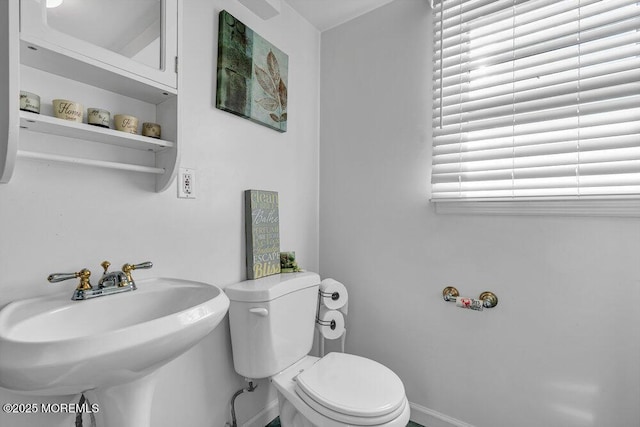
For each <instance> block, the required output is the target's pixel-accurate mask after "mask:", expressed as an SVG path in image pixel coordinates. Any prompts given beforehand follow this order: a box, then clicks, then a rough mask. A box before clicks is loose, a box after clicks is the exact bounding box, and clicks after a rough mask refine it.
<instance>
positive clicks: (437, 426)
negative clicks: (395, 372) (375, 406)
mask: <svg viewBox="0 0 640 427" xmlns="http://www.w3.org/2000/svg"><path fill="white" fill-rule="evenodd" d="M409 406H410V407H411V421H414V422H416V423H418V424H421V425H423V426H424V427H474V426H473V425H471V424H468V423H465V422H464V421H460V420H456V419H455V418H452V417H450V416H448V415H445V414H441V413H440V412H438V411H434V410H433V409H429V408H425V407H424V406H422V405H418V404H417V403H409ZM277 416H278V399H275V400H273V401H271V402H269V404H268V405H267V406H266V407H265V408H264V409H263V410H262V411H260V412H259V413H258V414H257V415H256V416H255V417H253V418H251V419H250V420H249V421H247V422H246V423H244V424H243V425H242V427H264V426H266V425H267V424H269V423H270V422H271V421H272V420H273V419H274V418H275V417H277Z"/></svg>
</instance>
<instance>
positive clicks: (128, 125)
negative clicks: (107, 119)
mask: <svg viewBox="0 0 640 427" xmlns="http://www.w3.org/2000/svg"><path fill="white" fill-rule="evenodd" d="M113 123H114V124H115V126H116V130H119V131H122V132H127V133H138V118H137V117H134V116H129V115H126V114H116V115H115V116H114V117H113Z"/></svg>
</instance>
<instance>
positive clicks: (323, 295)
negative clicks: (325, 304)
mask: <svg viewBox="0 0 640 427" xmlns="http://www.w3.org/2000/svg"><path fill="white" fill-rule="evenodd" d="M318 295H320V297H321V298H331V299H332V300H334V301H336V300H337V299H338V298H340V292H322V291H320V290H318Z"/></svg>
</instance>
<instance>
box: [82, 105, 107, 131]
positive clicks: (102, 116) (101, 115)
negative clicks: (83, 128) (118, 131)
mask: <svg viewBox="0 0 640 427" xmlns="http://www.w3.org/2000/svg"><path fill="white" fill-rule="evenodd" d="M109 122H111V113H110V112H108V111H107V110H102V109H100V108H87V123H89V124H90V125H94V126H100V127H102V128H108V127H109Z"/></svg>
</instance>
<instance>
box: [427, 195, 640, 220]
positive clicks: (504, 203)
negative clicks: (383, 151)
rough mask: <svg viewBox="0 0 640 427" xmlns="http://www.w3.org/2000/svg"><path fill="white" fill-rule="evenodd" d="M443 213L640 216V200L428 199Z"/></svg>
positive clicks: (437, 211)
mask: <svg viewBox="0 0 640 427" xmlns="http://www.w3.org/2000/svg"><path fill="white" fill-rule="evenodd" d="M431 203H433V205H434V206H435V211H436V213H437V214H443V215H519V216H522V215H528V216H537V215H547V216H594V217H627V218H640V200H638V199H618V200H611V199H609V200H593V199H592V200H588V199H587V200H518V201H512V200H496V201H488V200H464V201H460V200H456V201H448V200H437V201H434V200H431Z"/></svg>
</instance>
